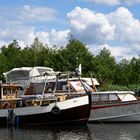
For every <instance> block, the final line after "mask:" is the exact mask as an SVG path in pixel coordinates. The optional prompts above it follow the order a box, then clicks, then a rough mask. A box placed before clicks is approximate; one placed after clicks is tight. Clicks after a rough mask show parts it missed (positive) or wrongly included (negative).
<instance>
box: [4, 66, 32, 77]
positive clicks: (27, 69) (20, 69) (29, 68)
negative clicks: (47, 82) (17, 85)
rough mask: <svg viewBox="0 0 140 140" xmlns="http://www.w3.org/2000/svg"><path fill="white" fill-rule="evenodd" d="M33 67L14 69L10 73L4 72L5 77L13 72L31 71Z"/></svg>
mask: <svg viewBox="0 0 140 140" xmlns="http://www.w3.org/2000/svg"><path fill="white" fill-rule="evenodd" d="M31 69H32V67H21V68H13V69H12V70H10V71H8V72H4V73H3V75H4V76H6V75H7V74H8V73H10V72H13V71H22V70H23V71H30V70H31Z"/></svg>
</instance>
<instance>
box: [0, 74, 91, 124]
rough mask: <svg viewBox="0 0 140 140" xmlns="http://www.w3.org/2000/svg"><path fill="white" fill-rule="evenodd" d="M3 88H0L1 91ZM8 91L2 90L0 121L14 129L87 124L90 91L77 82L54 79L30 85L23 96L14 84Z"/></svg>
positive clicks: (82, 83) (89, 109)
mask: <svg viewBox="0 0 140 140" xmlns="http://www.w3.org/2000/svg"><path fill="white" fill-rule="evenodd" d="M3 87H4V85H1V89H2V88H3ZM13 87H16V88H13ZM8 89H9V92H10V93H9V92H5V90H1V108H0V115H1V116H0V120H1V122H2V120H5V122H6V123H8V124H11V125H16V126H32V125H34V126H35V125H37V126H38V125H43V126H48V125H73V124H82V125H85V124H87V122H88V119H89V115H90V111H91V96H90V93H91V91H90V89H91V88H90V86H89V85H88V84H86V82H83V81H81V80H80V79H79V80H75V81H70V80H68V79H59V78H58V76H57V78H56V79H55V80H46V81H45V82H35V83H31V84H30V85H29V86H28V88H27V89H26V91H25V93H24V94H20V91H19V90H20V89H19V86H17V85H16V84H15V85H13V86H11V85H10V84H9V88H8ZM84 89H85V90H84ZM6 90H7V88H6ZM5 102H6V103H5Z"/></svg>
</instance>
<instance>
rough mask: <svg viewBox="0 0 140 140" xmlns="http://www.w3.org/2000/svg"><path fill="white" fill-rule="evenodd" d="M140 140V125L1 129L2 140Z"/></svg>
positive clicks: (0, 139)
mask: <svg viewBox="0 0 140 140" xmlns="http://www.w3.org/2000/svg"><path fill="white" fill-rule="evenodd" d="M25 139H26V140H140V123H139V124H136V123H133V124H131V123H130V124H88V126H83V127H81V126H71V127H70V126H67V127H47V128H14V127H11V128H0V140H25Z"/></svg>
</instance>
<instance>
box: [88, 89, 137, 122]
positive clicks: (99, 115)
mask: <svg viewBox="0 0 140 140" xmlns="http://www.w3.org/2000/svg"><path fill="white" fill-rule="evenodd" d="M91 97H92V106H91V114H90V117H89V122H139V121H140V100H138V99H137V98H136V97H135V93H134V92H132V91H105V92H98V91H97V92H93V93H92V95H91Z"/></svg>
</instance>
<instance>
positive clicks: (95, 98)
mask: <svg viewBox="0 0 140 140" xmlns="http://www.w3.org/2000/svg"><path fill="white" fill-rule="evenodd" d="M91 97H92V102H99V101H100V96H99V94H94V95H92V96H91Z"/></svg>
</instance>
